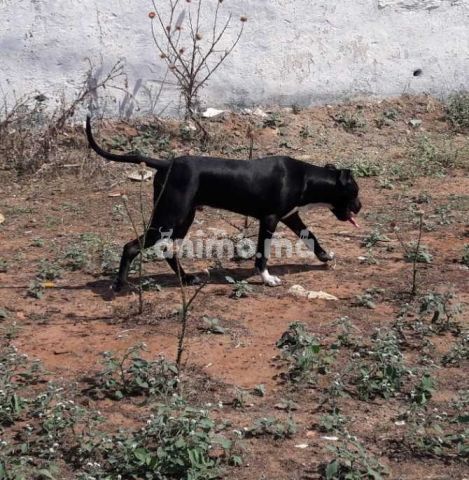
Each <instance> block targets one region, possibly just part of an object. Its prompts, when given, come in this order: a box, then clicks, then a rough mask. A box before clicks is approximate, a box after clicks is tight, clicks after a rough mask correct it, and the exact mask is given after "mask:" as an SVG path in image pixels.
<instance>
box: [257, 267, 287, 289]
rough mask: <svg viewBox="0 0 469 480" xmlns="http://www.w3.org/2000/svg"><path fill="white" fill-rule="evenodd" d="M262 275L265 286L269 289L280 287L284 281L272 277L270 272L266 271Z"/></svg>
mask: <svg viewBox="0 0 469 480" xmlns="http://www.w3.org/2000/svg"><path fill="white" fill-rule="evenodd" d="M260 274H261V277H262V281H263V282H264V284H265V285H268V286H269V287H278V286H279V285H281V283H282V280H280V278H279V277H275V276H273V275H270V273H269V271H268V270H264V271H263V272H260Z"/></svg>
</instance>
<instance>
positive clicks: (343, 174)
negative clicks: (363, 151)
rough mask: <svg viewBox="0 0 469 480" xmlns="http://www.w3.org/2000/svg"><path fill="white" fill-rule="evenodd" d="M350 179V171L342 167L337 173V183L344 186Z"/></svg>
mask: <svg viewBox="0 0 469 480" xmlns="http://www.w3.org/2000/svg"><path fill="white" fill-rule="evenodd" d="M351 181H352V171H351V170H349V169H348V168H342V169H341V170H340V173H339V184H340V185H342V186H343V187H346V186H347V185H349V184H350V182H351Z"/></svg>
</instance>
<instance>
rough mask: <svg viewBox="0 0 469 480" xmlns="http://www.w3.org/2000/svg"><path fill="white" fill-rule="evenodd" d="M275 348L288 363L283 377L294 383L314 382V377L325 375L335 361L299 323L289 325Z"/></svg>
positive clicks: (331, 354)
mask: <svg viewBox="0 0 469 480" xmlns="http://www.w3.org/2000/svg"><path fill="white" fill-rule="evenodd" d="M276 346H277V348H280V349H281V350H282V354H283V356H284V358H286V359H287V360H288V361H289V363H290V369H289V370H288V372H287V373H286V374H285V376H286V378H287V379H288V380H289V381H291V382H294V383H302V382H305V383H312V382H314V381H315V376H316V375H317V374H321V375H324V374H325V373H327V372H328V370H329V367H330V365H331V364H332V363H334V360H335V359H334V356H333V353H331V352H330V351H328V350H326V349H325V348H324V347H323V346H322V345H321V343H320V341H319V339H318V338H316V337H315V336H314V335H312V334H311V333H309V332H308V331H307V330H306V326H305V325H304V324H303V323H301V322H294V323H292V324H290V326H289V327H288V330H287V331H286V332H284V333H283V335H282V337H281V338H280V339H279V340H278V341H277V343H276Z"/></svg>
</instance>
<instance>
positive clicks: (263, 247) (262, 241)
mask: <svg viewBox="0 0 469 480" xmlns="http://www.w3.org/2000/svg"><path fill="white" fill-rule="evenodd" d="M277 224H278V217H277V216H275V215H270V216H268V217H264V218H261V220H260V222H259V238H258V241H257V253H256V261H255V265H256V268H257V270H258V272H259V274H260V276H261V278H262V281H263V282H264V283H265V284H266V285H269V287H276V286H278V285H280V284H281V283H282V281H281V280H280V278H279V277H274V276H273V275H270V273H269V271H268V270H267V261H268V259H269V257H270V247H271V241H272V236H273V235H274V233H275V229H276V228H277Z"/></svg>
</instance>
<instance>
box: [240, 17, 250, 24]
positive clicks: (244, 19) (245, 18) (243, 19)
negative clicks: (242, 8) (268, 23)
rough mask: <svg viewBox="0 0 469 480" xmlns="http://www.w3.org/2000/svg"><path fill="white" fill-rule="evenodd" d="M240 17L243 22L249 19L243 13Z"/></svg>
mask: <svg viewBox="0 0 469 480" xmlns="http://www.w3.org/2000/svg"><path fill="white" fill-rule="evenodd" d="M239 19H240V20H241V21H242V22H243V23H244V22H247V21H248V17H245V16H244V15H242V16H241V17H240V18H239Z"/></svg>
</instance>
